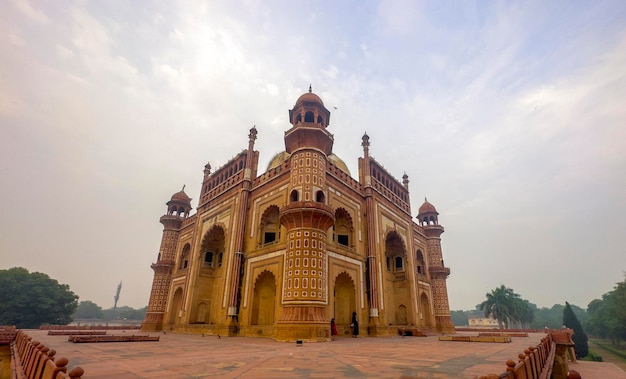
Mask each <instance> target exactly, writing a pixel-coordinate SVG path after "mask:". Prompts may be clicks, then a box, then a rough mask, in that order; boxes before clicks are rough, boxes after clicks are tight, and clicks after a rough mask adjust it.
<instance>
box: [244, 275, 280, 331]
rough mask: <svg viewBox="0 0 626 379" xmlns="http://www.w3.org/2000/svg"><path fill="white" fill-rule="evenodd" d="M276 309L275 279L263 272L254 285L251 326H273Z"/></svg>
mask: <svg viewBox="0 0 626 379" xmlns="http://www.w3.org/2000/svg"><path fill="white" fill-rule="evenodd" d="M275 309H276V278H275V277H274V274H272V273H271V272H269V271H264V272H263V273H262V274H261V275H259V277H258V278H257V280H256V283H254V295H253V299H252V314H251V319H250V324H251V325H273V324H274V313H275Z"/></svg>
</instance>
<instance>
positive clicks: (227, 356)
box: [27, 330, 626, 379]
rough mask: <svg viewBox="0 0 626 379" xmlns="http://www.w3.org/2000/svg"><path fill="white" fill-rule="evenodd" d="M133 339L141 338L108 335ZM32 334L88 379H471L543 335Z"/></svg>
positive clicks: (597, 370) (606, 374)
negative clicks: (503, 338) (508, 338)
mask: <svg viewBox="0 0 626 379" xmlns="http://www.w3.org/2000/svg"><path fill="white" fill-rule="evenodd" d="M132 333H134V334H139V332H138V331H126V332H122V331H109V334H132ZM27 334H28V335H30V336H31V337H33V339H35V340H39V341H41V342H42V343H43V344H45V345H46V346H48V347H50V348H53V349H55V350H56V351H57V355H58V356H63V357H66V358H68V359H69V361H70V364H69V366H70V368H71V367H74V366H81V367H82V368H84V369H85V374H86V375H85V376H84V378H86V379H101V378H116V379H126V378H213V377H214V378H406V379H408V378H473V377H475V376H477V375H486V374H489V373H498V374H499V373H502V372H504V370H505V368H506V366H505V364H504V362H505V361H506V360H507V359H513V358H514V357H516V356H517V355H518V354H519V353H520V352H521V351H523V349H525V348H527V347H528V346H535V345H537V344H538V343H539V340H540V339H541V338H542V337H543V336H544V334H539V333H538V334H530V335H529V337H518V338H513V342H511V343H467V342H440V341H438V339H437V337H435V336H430V337H388V338H369V337H363V338H357V339H355V338H343V337H342V338H337V340H336V341H334V342H319V343H306V342H305V343H304V344H303V345H302V346H297V345H296V344H295V343H284V342H275V341H273V340H270V339H263V338H246V337H230V338H229V337H222V338H220V339H218V338H217V337H216V336H205V337H203V336H201V335H195V334H194V335H189V334H172V333H168V334H161V333H160V334H159V335H160V336H161V340H160V341H159V342H125V343H90V344H82V343H81V344H75V343H71V342H68V341H67V336H48V335H47V331H39V330H28V331H27ZM462 334H463V333H459V334H458V335H462ZM474 334H475V333H474ZM151 335H156V333H152V334H151ZM570 369H576V370H577V371H579V372H580V373H581V374H582V375H583V378H584V379H596V378H606V379H612V378H614V379H626V373H625V372H624V371H622V370H621V369H619V368H617V367H616V366H615V365H612V364H610V363H596V362H581V363H578V364H575V365H571V366H570Z"/></svg>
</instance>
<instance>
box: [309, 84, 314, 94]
mask: <svg viewBox="0 0 626 379" xmlns="http://www.w3.org/2000/svg"><path fill="white" fill-rule="evenodd" d="M311 92H313V90H312V89H311V84H309V93H311Z"/></svg>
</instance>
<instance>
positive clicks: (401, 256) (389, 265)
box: [383, 230, 415, 325]
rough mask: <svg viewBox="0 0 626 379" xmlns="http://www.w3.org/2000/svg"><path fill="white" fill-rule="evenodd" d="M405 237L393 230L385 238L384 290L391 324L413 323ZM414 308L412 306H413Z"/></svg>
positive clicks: (387, 319)
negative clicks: (409, 307)
mask: <svg viewBox="0 0 626 379" xmlns="http://www.w3.org/2000/svg"><path fill="white" fill-rule="evenodd" d="M405 246H406V245H405V242H404V239H403V238H402V237H401V236H400V234H399V233H398V232H397V231H395V230H391V231H390V232H389V233H388V234H387V236H386V238H385V268H386V271H385V273H384V276H383V277H384V278H385V280H384V282H383V287H384V288H383V291H384V296H385V304H386V307H385V309H386V311H385V319H386V321H387V322H389V324H391V325H408V324H409V323H413V322H415V321H414V315H413V314H412V312H413V311H412V310H411V314H409V310H408V309H407V305H408V306H410V304H412V301H411V296H410V287H409V281H408V275H407V271H408V266H407V265H408V262H407V253H406V247H405ZM411 309H412V308H411Z"/></svg>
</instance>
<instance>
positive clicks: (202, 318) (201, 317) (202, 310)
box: [196, 302, 207, 324]
mask: <svg viewBox="0 0 626 379" xmlns="http://www.w3.org/2000/svg"><path fill="white" fill-rule="evenodd" d="M206 321H207V305H206V303H205V302H201V303H199V304H198V307H197V309H196V324H205V323H206Z"/></svg>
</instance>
